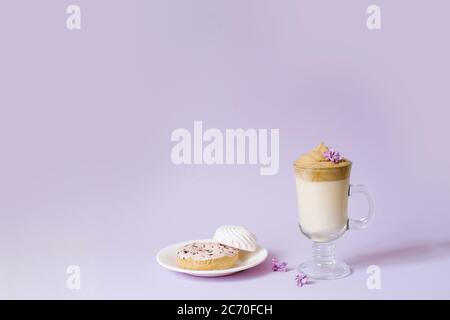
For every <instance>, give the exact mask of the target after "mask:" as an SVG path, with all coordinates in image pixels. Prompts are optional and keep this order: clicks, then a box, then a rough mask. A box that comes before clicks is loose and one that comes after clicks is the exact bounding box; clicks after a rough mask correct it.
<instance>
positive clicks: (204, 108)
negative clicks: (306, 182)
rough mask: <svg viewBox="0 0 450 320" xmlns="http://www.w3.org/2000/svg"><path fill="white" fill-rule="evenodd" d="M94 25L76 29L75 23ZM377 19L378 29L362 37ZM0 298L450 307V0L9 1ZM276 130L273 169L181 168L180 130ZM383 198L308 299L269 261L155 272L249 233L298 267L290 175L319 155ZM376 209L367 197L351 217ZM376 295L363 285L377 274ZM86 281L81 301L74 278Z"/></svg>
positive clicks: (300, 254) (0, 106)
mask: <svg viewBox="0 0 450 320" xmlns="http://www.w3.org/2000/svg"><path fill="white" fill-rule="evenodd" d="M72 3H75V4H77V5H79V6H80V7H81V10H82V28H81V30H75V31H69V30H68V29H67V28H66V18H67V14H66V12H65V11H66V8H67V6H68V5H69V4H72ZM370 4H376V5H379V6H380V7H381V10H382V11H381V12H382V29H381V30H377V31H370V30H368V29H367V28H366V18H367V14H366V8H367V7H368V6H369V5H370ZM0 9H1V10H0V36H1V48H0V88H1V89H0V90H1V91H0V147H1V151H0V218H1V221H0V298H8V299H9V298H44V299H46V298H64V299H77V298H87V299H91V298H112V299H115V298H138V299H141V298H200V299H203V298H225V299H231V298H255V299H258V298H268V299H270V298H275V299H277V298H287V299H309V298H338V299H340V298H343V299H347V298H361V299H379V298H388V299H389V298H450V277H448V270H449V268H450V234H449V227H450V201H449V197H448V192H449V181H450V169H449V166H448V159H449V157H450V151H449V150H450V149H449V144H448V136H449V129H448V118H449V116H450V113H449V111H448V107H449V102H450V97H449V88H448V83H449V82H448V77H449V74H450V61H449V57H450V45H449V43H448V30H449V22H448V12H449V11H450V3H449V2H448V1H444V0H441V1H438V0H436V1H432V3H430V2H427V1H424V0H423V1H407V0H398V1H394V2H393V1H385V0H373V1H365V0H363V1H361V0H345V1H331V0H330V1H318V0H314V1H313V0H310V1H301V0H283V1H278V0H277V1H275V0H271V1H261V0H253V1H250V0H244V1H242V0H239V1H238V0H232V1H229V0H226V1H225V0H215V1H210V0H189V1H181V0H179V1H174V0H158V1H155V0H151V1H150V0H149V1H125V0H122V1H106V0H102V1H100V0H99V1H87V0H73V1H61V0H45V1H31V0H30V1H18V0H14V1H13V0H8V1H6V0H5V1H2V4H1V5H0ZM194 120H202V121H203V125H204V126H205V127H206V128H219V129H221V130H225V128H265V129H271V128H279V129H280V170H279V173H278V174H277V175H273V176H261V175H259V169H258V167H257V166H254V165H241V166H217V165H216V166H206V165H199V166H175V165H174V164H173V163H172V162H171V159H170V151H171V148H172V146H173V145H174V144H173V143H172V142H171V141H170V135H171V132H172V131H173V130H174V129H176V128H188V129H189V130H191V131H192V126H193V122H194ZM322 140H323V141H325V142H326V143H328V144H330V145H332V146H335V147H336V148H338V149H339V150H340V151H341V152H342V153H343V154H344V155H345V156H347V157H349V158H350V159H351V160H353V162H354V166H353V172H352V181H353V182H355V183H364V184H366V185H367V186H368V187H369V188H370V189H371V191H372V193H373V196H374V197H375V200H376V209H377V212H376V214H377V216H376V219H375V221H374V223H373V224H372V225H371V226H370V228H369V229H367V230H364V231H353V232H348V233H347V234H346V235H345V236H344V237H343V238H342V239H340V240H339V241H338V242H337V245H338V247H337V249H338V255H339V256H340V257H341V258H343V259H346V260H347V261H348V262H349V263H351V265H352V267H353V268H354V273H353V274H352V275H351V276H350V277H348V278H345V279H342V280H337V281H318V282H315V283H314V284H311V285H308V286H306V287H303V288H298V287H296V286H295V282H294V280H293V279H294V277H295V270H292V271H290V272H287V273H272V272H270V263H269V262H268V261H267V262H266V263H264V264H262V265H261V266H259V267H257V268H254V269H252V270H249V271H246V272H242V273H240V274H236V275H234V276H230V277H224V278H216V279H200V278H194V277H190V276H184V275H179V274H175V273H173V272H170V271H167V270H164V269H162V268H161V267H160V266H159V265H158V264H157V263H156V261H155V254H156V252H157V251H158V250H159V249H160V248H161V247H163V246H166V245H168V244H171V243H174V242H179V241H184V240H189V239H198V238H205V237H210V236H211V235H212V233H213V232H214V230H215V229H216V227H218V226H219V225H222V224H240V225H244V226H246V227H247V228H249V229H250V230H252V231H253V232H254V233H255V234H256V235H257V236H258V239H259V242H260V243H261V244H262V245H264V246H265V247H267V248H268V249H269V251H270V256H276V257H278V258H279V259H281V260H285V261H287V262H289V264H290V266H292V267H296V266H297V264H298V263H300V262H301V261H303V260H306V259H308V258H309V256H310V245H311V243H310V242H309V241H308V240H307V239H306V238H305V237H304V236H302V235H301V234H300V232H299V230H298V227H297V206H296V205H297V204H296V198H295V197H296V195H295V184H294V178H293V172H292V162H293V160H295V159H296V158H297V157H298V155H299V154H301V153H303V152H306V151H308V150H309V149H311V148H312V147H314V146H315V145H316V144H317V143H319V142H320V141H322ZM364 210H365V204H364V202H363V200H362V199H355V200H354V201H352V203H351V206H350V211H351V214H352V215H353V214H355V215H358V213H360V212H361V211H364ZM372 264H375V265H378V266H380V268H381V280H382V282H381V283H382V288H381V289H380V290H369V289H368V288H367V287H366V279H367V278H368V276H369V275H368V274H367V273H366V269H367V267H368V266H369V265H372ZM69 265H79V266H80V267H81V274H82V277H81V290H74V291H70V290H68V289H67V287H66V279H67V274H66V268H67V266H69Z"/></svg>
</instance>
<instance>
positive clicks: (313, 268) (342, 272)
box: [298, 261, 352, 280]
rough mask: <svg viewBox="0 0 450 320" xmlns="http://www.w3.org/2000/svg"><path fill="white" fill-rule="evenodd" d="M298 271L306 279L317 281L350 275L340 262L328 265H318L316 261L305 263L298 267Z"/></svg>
mask: <svg viewBox="0 0 450 320" xmlns="http://www.w3.org/2000/svg"><path fill="white" fill-rule="evenodd" d="M298 271H299V272H302V273H304V274H306V276H307V277H308V278H311V279H318V280H333V279H340V278H345V277H347V276H348V275H350V274H351V273H352V271H351V269H350V267H349V266H348V265H347V264H346V263H345V262H341V261H335V262H334V263H332V264H328V265H327V264H322V265H318V264H317V263H316V261H307V262H304V263H302V264H301V265H299V266H298Z"/></svg>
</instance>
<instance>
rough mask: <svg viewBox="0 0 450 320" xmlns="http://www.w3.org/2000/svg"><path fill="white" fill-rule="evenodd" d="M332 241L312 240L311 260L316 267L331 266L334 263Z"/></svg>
mask: <svg viewBox="0 0 450 320" xmlns="http://www.w3.org/2000/svg"><path fill="white" fill-rule="evenodd" d="M335 248H336V247H335V245H334V243H333V242H325V243H322V242H313V246H312V250H313V260H314V263H315V264H316V265H317V266H318V267H333V266H334V265H335V264H336V258H335Z"/></svg>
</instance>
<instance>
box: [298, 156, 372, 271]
mask: <svg viewBox="0 0 450 320" xmlns="http://www.w3.org/2000/svg"><path fill="white" fill-rule="evenodd" d="M294 170H295V181H296V188H297V202H298V221H299V227H300V230H301V232H302V233H303V234H304V235H305V236H306V237H308V238H309V239H311V240H312V241H313V259H312V260H311V261H307V262H304V263H302V264H300V265H299V266H298V270H299V272H302V273H304V274H306V275H307V276H308V277H310V278H313V279H339V278H343V277H346V276H348V275H349V274H350V273H351V269H350V267H349V266H348V265H347V264H346V263H345V262H342V261H337V260H336V259H335V253H334V251H335V245H334V244H333V241H334V240H336V239H337V238H339V237H340V236H342V235H343V234H344V233H345V232H346V231H347V230H349V229H365V228H366V227H367V225H368V224H369V223H370V221H371V220H372V219H373V216H374V203H373V199H372V197H371V196H370V194H369V192H368V190H367V189H366V187H364V186H363V185H351V184H350V182H349V180H350V171H351V162H349V164H348V166H344V167H335V168H302V167H298V166H296V165H295V164H294ZM356 193H361V194H363V195H365V196H366V198H367V202H368V212H367V215H366V216H365V217H364V218H360V219H357V220H354V219H349V217H348V213H347V208H348V197H349V196H352V195H354V194H356Z"/></svg>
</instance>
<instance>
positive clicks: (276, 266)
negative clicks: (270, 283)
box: [272, 258, 287, 272]
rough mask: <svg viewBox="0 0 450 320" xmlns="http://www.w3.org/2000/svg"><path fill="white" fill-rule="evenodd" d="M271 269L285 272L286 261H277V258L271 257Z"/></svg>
mask: <svg viewBox="0 0 450 320" xmlns="http://www.w3.org/2000/svg"><path fill="white" fill-rule="evenodd" d="M272 271H274V272H275V271H278V272H286V271H287V262H279V261H278V260H277V259H275V258H272Z"/></svg>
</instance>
